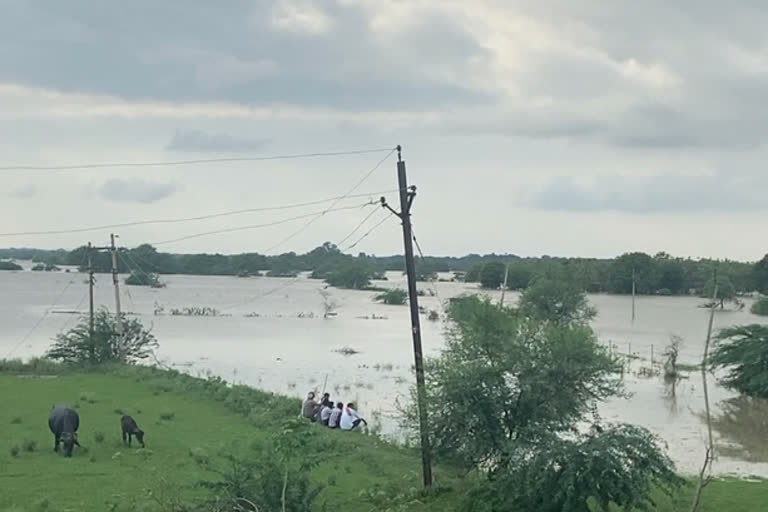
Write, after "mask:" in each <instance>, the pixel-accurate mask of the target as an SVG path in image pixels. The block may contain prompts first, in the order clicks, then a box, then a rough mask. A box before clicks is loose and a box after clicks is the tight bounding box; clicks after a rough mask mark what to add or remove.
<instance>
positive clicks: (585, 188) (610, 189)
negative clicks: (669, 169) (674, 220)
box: [526, 173, 768, 214]
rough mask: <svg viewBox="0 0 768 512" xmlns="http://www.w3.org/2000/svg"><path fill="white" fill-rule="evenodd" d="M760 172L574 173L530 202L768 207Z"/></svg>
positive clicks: (611, 207)
mask: <svg viewBox="0 0 768 512" xmlns="http://www.w3.org/2000/svg"><path fill="white" fill-rule="evenodd" d="M766 187H768V179H767V178H765V177H763V176H760V175H742V176H739V175H736V174H732V173H716V174H714V175H704V176H696V175H678V174H658V175H654V176H646V177H636V176H623V177H616V176H615V175H611V176H600V177H597V178H595V179H594V180H593V181H591V182H589V183H578V182H576V181H575V180H574V179H573V178H571V177H567V176H565V177H559V178H556V179H553V180H551V181H550V182H548V183H547V184H546V185H544V186H543V187H542V188H541V189H539V190H538V191H536V192H535V193H534V194H533V195H532V196H531V197H529V198H528V200H527V201H526V204H527V206H531V207H534V208H540V209H545V210H558V211H574V212H600V211H619V212H627V213H643V214H647V213H684V212H685V213H689V212H713V211H714V212H738V211H740V212H750V211H763V210H766V209H768V203H767V202H766V201H765V194H764V191H765V189H766Z"/></svg>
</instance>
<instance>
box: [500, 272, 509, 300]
mask: <svg viewBox="0 0 768 512" xmlns="http://www.w3.org/2000/svg"><path fill="white" fill-rule="evenodd" d="M508 278H509V263H507V264H506V265H504V284H503V285H502V287H501V299H499V307H503V306H504V294H505V293H507V279H508Z"/></svg>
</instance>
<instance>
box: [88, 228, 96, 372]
mask: <svg viewBox="0 0 768 512" xmlns="http://www.w3.org/2000/svg"><path fill="white" fill-rule="evenodd" d="M92 250H93V246H92V245H91V242H88V299H89V300H88V343H89V344H90V348H89V350H90V355H91V361H93V360H94V359H95V358H96V357H95V356H96V345H95V341H94V339H93V334H94V328H93V258H92V257H91V251H92Z"/></svg>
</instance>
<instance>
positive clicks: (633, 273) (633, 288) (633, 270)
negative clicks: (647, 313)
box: [632, 267, 635, 324]
mask: <svg viewBox="0 0 768 512" xmlns="http://www.w3.org/2000/svg"><path fill="white" fill-rule="evenodd" d="M632 323H633V324H634V323H635V267H632Z"/></svg>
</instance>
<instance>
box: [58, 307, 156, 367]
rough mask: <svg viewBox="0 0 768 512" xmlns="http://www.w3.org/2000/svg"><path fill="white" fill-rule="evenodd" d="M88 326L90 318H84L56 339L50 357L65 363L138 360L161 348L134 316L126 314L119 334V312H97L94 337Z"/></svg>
mask: <svg viewBox="0 0 768 512" xmlns="http://www.w3.org/2000/svg"><path fill="white" fill-rule="evenodd" d="M88 326H89V322H88V317H82V318H80V321H79V322H78V324H77V325H76V326H75V327H73V328H72V329H70V330H69V331H67V332H66V333H63V334H59V335H57V336H56V338H54V343H53V345H52V346H51V348H50V349H48V352H47V353H46V356H47V357H49V358H51V359H55V360H57V361H62V362H65V363H86V362H87V363H91V364H101V363H107V362H119V361H121V360H122V361H124V362H127V363H135V362H138V361H141V360H144V359H148V358H149V357H151V356H152V354H153V352H154V350H155V349H156V348H157V347H158V343H157V340H156V339H155V336H154V335H153V334H152V333H151V332H150V331H148V330H146V329H145V328H144V326H143V325H142V324H141V322H140V321H139V320H136V319H134V318H125V317H123V334H122V335H120V334H118V333H117V330H116V328H117V323H116V321H115V315H112V314H111V313H109V311H107V310H106V309H100V310H99V311H97V312H96V313H95V315H94V329H93V331H94V332H93V339H91V336H90V334H89V329H88Z"/></svg>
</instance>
